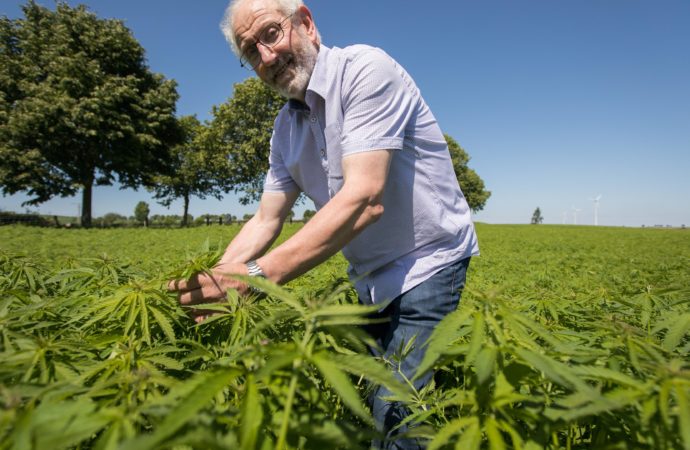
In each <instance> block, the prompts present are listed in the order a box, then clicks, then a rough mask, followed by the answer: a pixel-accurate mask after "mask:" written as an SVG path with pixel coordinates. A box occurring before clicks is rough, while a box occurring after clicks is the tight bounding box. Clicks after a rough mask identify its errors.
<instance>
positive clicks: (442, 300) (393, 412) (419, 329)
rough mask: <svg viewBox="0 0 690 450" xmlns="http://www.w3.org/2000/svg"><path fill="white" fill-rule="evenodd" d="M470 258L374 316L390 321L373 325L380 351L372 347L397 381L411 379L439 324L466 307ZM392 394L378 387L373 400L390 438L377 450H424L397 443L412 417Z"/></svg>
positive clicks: (416, 444) (415, 442) (423, 381)
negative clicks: (404, 352)
mask: <svg viewBox="0 0 690 450" xmlns="http://www.w3.org/2000/svg"><path fill="white" fill-rule="evenodd" d="M469 264H470V258H465V259H462V260H460V261H457V262H455V263H453V264H451V265H450V266H448V267H446V268H445V269H443V270H441V271H440V272H438V273H436V274H435V275H433V276H432V277H431V278H429V279H428V280H426V281H424V282H423V283H421V284H420V285H418V286H416V287H414V288H413V289H411V290H409V291H407V292H405V293H404V294H402V295H400V296H398V297H396V298H395V299H394V300H393V301H392V302H391V303H390V304H388V306H386V308H385V309H384V310H383V311H381V312H379V313H377V314H375V315H373V316H372V317H374V318H382V317H385V318H390V321H388V322H384V323H379V324H371V325H367V326H366V327H365V329H366V331H367V332H368V333H369V334H370V335H371V336H372V337H373V338H374V339H375V340H376V342H377V343H378V346H379V348H372V349H371V352H372V353H373V354H374V355H375V356H381V357H383V358H385V359H386V360H388V361H392V362H393V364H394V366H395V367H394V370H395V373H396V376H397V377H398V378H401V379H402V376H401V374H400V373H398V368H399V370H400V372H402V374H403V375H404V376H405V377H406V378H407V379H408V380H411V379H412V377H413V376H414V374H415V373H416V371H417V367H419V365H420V363H421V362H422V358H423V357H424V351H425V348H426V345H425V343H426V341H427V340H428V339H429V336H431V333H432V332H433V330H434V328H435V327H436V325H437V324H438V323H439V322H440V321H441V319H443V318H444V317H445V316H446V315H447V314H450V313H451V312H453V311H455V310H456V308H457V307H458V303H459V302H460V295H461V293H462V290H463V288H464V287H465V277H466V275H467V268H468V267H469ZM412 337H414V338H415V341H414V347H413V349H412V350H411V351H410V352H409V353H408V354H407V355H406V356H405V358H404V359H403V360H402V361H396V360H395V358H394V357H393V356H394V355H395V354H396V353H398V352H399V351H400V349H401V348H405V344H407V342H408V341H409V340H410V339H411V338H412ZM432 376H433V373H432V372H431V371H429V372H428V373H426V374H425V375H424V376H422V377H420V378H419V379H417V380H415V382H414V386H415V388H416V389H417V390H419V389H421V388H422V387H423V386H424V385H426V384H427V383H428V382H429V381H430V380H431V377H432ZM390 395H391V392H390V391H388V390H387V389H386V388H384V387H383V386H377V387H376V388H375V389H374V390H373V392H372V393H371V395H370V397H369V405H370V406H371V410H372V414H373V416H374V419H375V420H376V423H377V425H378V426H379V427H380V428H381V430H382V431H383V432H384V433H385V434H386V437H387V439H386V440H385V441H382V442H377V441H375V442H374V443H373V445H372V447H373V448H381V449H421V448H424V445H423V444H422V443H421V442H418V440H417V439H404V438H401V439H397V440H396V439H395V436H396V435H398V434H400V433H403V432H405V429H406V428H405V427H401V428H399V429H394V428H395V427H396V426H397V425H398V424H399V423H400V421H402V420H403V419H404V418H405V417H406V416H407V414H408V411H407V409H406V408H405V407H404V406H403V405H401V404H400V403H397V402H389V401H385V400H383V399H382V397H387V396H390Z"/></svg>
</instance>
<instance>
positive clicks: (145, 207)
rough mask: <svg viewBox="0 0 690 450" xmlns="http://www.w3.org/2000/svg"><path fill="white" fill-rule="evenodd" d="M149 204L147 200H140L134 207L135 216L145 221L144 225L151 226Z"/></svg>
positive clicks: (142, 221) (138, 220)
mask: <svg viewBox="0 0 690 450" xmlns="http://www.w3.org/2000/svg"><path fill="white" fill-rule="evenodd" d="M150 212H151V211H150V210H149V204H148V203H146V202H143V201H142V202H139V203H137V206H135V207H134V218H135V219H136V221H137V222H140V223H143V224H144V226H146V227H148V226H149V213H150Z"/></svg>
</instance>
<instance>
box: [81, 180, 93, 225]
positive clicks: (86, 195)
mask: <svg viewBox="0 0 690 450" xmlns="http://www.w3.org/2000/svg"><path fill="white" fill-rule="evenodd" d="M92 194H93V180H89V181H88V182H86V183H84V189H83V190H82V196H81V226H82V227H84V228H91V199H92Z"/></svg>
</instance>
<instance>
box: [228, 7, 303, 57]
mask: <svg viewBox="0 0 690 450" xmlns="http://www.w3.org/2000/svg"><path fill="white" fill-rule="evenodd" d="M295 13H296V11H295V12H293V13H291V14H289V15H287V16H285V18H284V19H283V20H281V21H280V22H271V23H270V24H268V25H266V26H265V27H264V28H263V29H262V30H261V32H260V33H259V38H258V39H257V40H255V41H254V43H252V44H251V45H248V46H246V47H245V50H244V51H242V52H241V53H240V66H241V67H242V68H244V69H247V70H254V69H256V68H257V67H258V66H259V64H261V61H262V60H261V52H260V51H259V47H258V45H259V44H261V45H263V46H264V47H266V48H269V49H272V48H273V47H274V46H275V45H278V43H280V41H282V40H283V38H284V37H285V29H284V28H283V24H284V23H285V22H286V21H287V20H288V19H291V18H292V16H294V15H295ZM273 26H278V30H280V33H281V36H280V37H279V38H278V39H277V40H276V41H275V42H274V43H272V44H266V43H264V42H263V40H262V39H261V35H263V34H264V33H265V32H266V30H268V29H270V28H271V27H273ZM251 47H254V48H256V51H257V54H258V56H259V61H258V62H257V63H256V64H253V65H250V64H249V59H248V58H247V57H246V56H245V53H246V51H247V49H248V48H251Z"/></svg>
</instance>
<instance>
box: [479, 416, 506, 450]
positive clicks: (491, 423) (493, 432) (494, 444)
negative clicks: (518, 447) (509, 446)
mask: <svg viewBox="0 0 690 450" xmlns="http://www.w3.org/2000/svg"><path fill="white" fill-rule="evenodd" d="M484 431H485V433H486V437H487V438H488V440H489V449H490V450H505V448H506V444H505V442H504V441H503V437H502V436H501V432H500V431H499V429H498V426H497V424H496V420H495V419H494V418H493V417H487V418H486V420H485V421H484Z"/></svg>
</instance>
